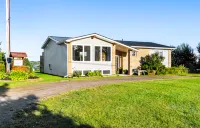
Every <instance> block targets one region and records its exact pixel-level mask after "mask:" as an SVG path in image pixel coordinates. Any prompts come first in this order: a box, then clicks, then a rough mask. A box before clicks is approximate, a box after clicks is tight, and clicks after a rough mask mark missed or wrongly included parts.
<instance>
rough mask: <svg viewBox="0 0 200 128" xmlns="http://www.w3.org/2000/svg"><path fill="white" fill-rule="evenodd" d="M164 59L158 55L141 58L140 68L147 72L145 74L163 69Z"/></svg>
mask: <svg viewBox="0 0 200 128" xmlns="http://www.w3.org/2000/svg"><path fill="white" fill-rule="evenodd" d="M164 59H165V58H164V57H163V56H160V55H159V54H158V53H154V54H151V55H147V56H145V57H141V61H140V63H141V68H142V69H143V70H147V72H149V71H152V70H156V71H157V70H158V69H159V68H160V67H163V66H164V65H163V64H162V62H163V61H164Z"/></svg>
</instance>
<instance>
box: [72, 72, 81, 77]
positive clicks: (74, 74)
mask: <svg viewBox="0 0 200 128" xmlns="http://www.w3.org/2000/svg"><path fill="white" fill-rule="evenodd" d="M81 75H82V72H81V71H74V73H73V77H81Z"/></svg>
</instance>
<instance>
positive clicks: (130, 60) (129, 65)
mask: <svg viewBox="0 0 200 128" xmlns="http://www.w3.org/2000/svg"><path fill="white" fill-rule="evenodd" d="M131 52H132V51H131V50H128V74H129V75H132V74H133V73H132V54H131Z"/></svg>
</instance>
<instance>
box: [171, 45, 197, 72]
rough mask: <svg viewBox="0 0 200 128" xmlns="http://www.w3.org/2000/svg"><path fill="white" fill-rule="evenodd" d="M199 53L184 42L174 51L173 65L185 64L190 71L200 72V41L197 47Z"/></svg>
mask: <svg viewBox="0 0 200 128" xmlns="http://www.w3.org/2000/svg"><path fill="white" fill-rule="evenodd" d="M196 48H197V51H198V54H195V52H194V49H193V48H192V47H191V46H190V45H189V44H187V43H183V44H181V45H179V46H177V48H176V49H175V50H173V51H172V66H173V67H177V66H180V65H183V66H185V67H186V68H188V69H189V71H190V72H199V70H198V69H200V56H199V55H200V43H199V44H198V46H197V47H196Z"/></svg>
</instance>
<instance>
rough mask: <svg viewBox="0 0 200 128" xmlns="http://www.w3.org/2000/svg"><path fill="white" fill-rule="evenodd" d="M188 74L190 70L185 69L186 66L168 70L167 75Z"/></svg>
mask: <svg viewBox="0 0 200 128" xmlns="http://www.w3.org/2000/svg"><path fill="white" fill-rule="evenodd" d="M188 72H189V70H188V68H185V67H184V66H179V67H171V68H166V73H167V74H175V75H186V74H188Z"/></svg>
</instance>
